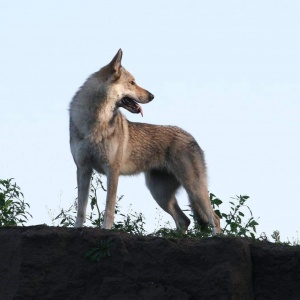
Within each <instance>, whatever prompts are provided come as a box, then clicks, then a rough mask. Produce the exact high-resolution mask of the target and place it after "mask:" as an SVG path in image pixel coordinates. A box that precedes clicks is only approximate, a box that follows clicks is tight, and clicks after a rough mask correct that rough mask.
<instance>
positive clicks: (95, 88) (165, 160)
mask: <svg viewBox="0 0 300 300" xmlns="http://www.w3.org/2000/svg"><path fill="white" fill-rule="evenodd" d="M121 60H122V50H121V49H120V50H119V51H118V52H117V54H116V55H115V56H114V58H113V59H112V61H111V62H110V63H109V64H108V65H106V66H104V67H103V68H101V69H100V70H99V71H97V72H95V73H94V74H92V75H91V76H90V77H89V78H88V79H87V80H86V81H85V83H84V84H83V85H82V87H81V88H80V89H79V90H78V91H77V93H76V94H75V96H74V97H73V99H72V101H71V103H70V146H71V152H72V155H73V158H74V161H75V164H76V166H77V184H78V211H77V218H76V222H75V225H74V226H75V227H82V226H83V223H84V222H85V215H86V206H87V202H88V194H89V188H90V180H91V176H92V172H93V169H94V170H96V171H97V172H99V173H100V174H105V175H106V176H107V197H106V206H105V212H104V220H103V224H102V228H106V229H110V228H111V227H112V225H113V222H114V213H115V204H116V194H117V186H118V179H119V176H120V175H133V174H138V173H140V172H144V173H145V178H146V185H147V187H148V189H149V190H150V192H151V194H152V196H153V198H154V199H155V200H156V202H157V203H158V204H159V205H160V207H161V208H162V209H164V210H165V211H166V212H168V213H169V214H170V215H171V216H172V217H173V219H174V221H175V223H176V227H177V229H179V230H180V231H182V232H185V231H186V230H187V228H188V226H189V224H190V220H189V218H188V217H187V216H186V215H185V214H184V213H183V212H182V210H181V209H180V207H179V205H178V203H177V200H176V197H175V194H176V191H177V190H178V188H179V187H180V186H183V187H184V189H185V190H186V191H187V194H188V197H189V201H190V205H191V208H192V211H193V214H194V217H195V219H196V221H197V222H198V223H199V224H200V226H201V227H202V228H205V227H207V226H208V224H210V226H211V227H212V230H213V233H214V234H216V233H220V232H221V229H220V220H219V217H218V216H217V215H216V214H215V213H214V211H213V209H212V207H211V203H210V200H209V197H208V190H207V177H206V165H205V161H204V154H203V151H202V150H201V148H200V147H199V145H198V144H197V142H196V141H195V139H194V138H193V137H192V136H191V135H190V134H189V133H187V132H185V131H184V130H182V129H180V128H178V127H175V126H158V125H151V124H145V123H135V122H130V121H128V120H127V119H126V118H125V117H124V115H122V113H121V112H120V110H119V108H120V107H122V108H125V109H127V110H128V111H130V112H131V113H141V114H142V113H143V111H142V107H141V106H140V103H142V104H145V103H148V102H150V101H151V100H153V98H154V96H153V95H152V94H151V93H150V92H148V91H147V90H145V89H143V88H141V87H140V86H138V85H137V83H136V81H135V79H134V77H133V76H132V75H131V74H130V73H129V72H128V71H126V70H125V68H124V67H122V65H121Z"/></svg>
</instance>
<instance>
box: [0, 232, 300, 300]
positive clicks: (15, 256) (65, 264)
mask: <svg viewBox="0 0 300 300" xmlns="http://www.w3.org/2000/svg"><path fill="white" fill-rule="evenodd" d="M87 254H89V255H88V256H89V257H87ZM91 258H94V261H92V260H91ZM98 260H99V261H98ZM0 299H1V300H10V299H14V300H17V299H20V300H27V299H30V300H35V299H37V300H39V299H41V300H47V299H49V300H50V299H51V300H53V299H55V300H60V299H62V300H68V299H70V300H80V299H85V300H93V299H97V300H98V299H105V300H119V299H120V300H126V299H130V300H135V299H138V300H140V299H149V300H150V299H156V300H159V299H164V300H165V299H172V300H173V299H175V300H176V299H178V300H185V299H214V300H216V299H217V300H222V299H224V300H225V299H237V300H243V299H245V300H247V299H280V300H282V299H289V300H292V299H298V300H299V299H300V247H291V246H286V245H278V244H271V243H268V242H255V241H251V240H248V239H239V238H220V237H219V238H218V237H216V238H209V239H200V240H199V239H198V240H197V239H188V238H186V239H180V240H177V239H164V238H157V237H151V236H149V237H139V236H133V235H129V234H127V233H121V232H112V231H108V230H101V229H95V228H83V229H73V228H61V227H48V226H32V227H6V228H5V227H2V228H0Z"/></svg>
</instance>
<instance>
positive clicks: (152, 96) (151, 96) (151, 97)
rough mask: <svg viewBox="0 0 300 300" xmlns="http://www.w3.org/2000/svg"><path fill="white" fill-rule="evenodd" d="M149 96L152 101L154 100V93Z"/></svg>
mask: <svg viewBox="0 0 300 300" xmlns="http://www.w3.org/2000/svg"><path fill="white" fill-rule="evenodd" d="M149 98H150V101H152V100H153V99H154V95H153V94H151V93H149Z"/></svg>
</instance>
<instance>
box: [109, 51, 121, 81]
mask: <svg viewBox="0 0 300 300" xmlns="http://www.w3.org/2000/svg"><path fill="white" fill-rule="evenodd" d="M122 55H123V52H122V49H119V51H118V52H117V54H116V55H115V57H114V58H113V59H112V61H111V62H110V63H109V65H110V67H111V69H112V71H113V72H114V73H115V75H116V76H117V77H119V76H120V75H121V74H120V69H121V60H122Z"/></svg>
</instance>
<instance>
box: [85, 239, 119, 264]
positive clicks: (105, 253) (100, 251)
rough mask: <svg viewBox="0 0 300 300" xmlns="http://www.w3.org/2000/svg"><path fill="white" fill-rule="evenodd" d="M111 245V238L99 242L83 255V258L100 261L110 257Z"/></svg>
mask: <svg viewBox="0 0 300 300" xmlns="http://www.w3.org/2000/svg"><path fill="white" fill-rule="evenodd" d="M112 245H113V240H112V239H111V238H108V239H103V240H100V241H99V242H98V243H96V244H95V245H94V247H92V248H91V249H90V250H89V251H88V252H87V253H86V254H85V256H86V258H88V259H90V260H91V261H100V260H101V259H103V258H106V257H109V256H110V255H111V254H110V248H111V246H112Z"/></svg>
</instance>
